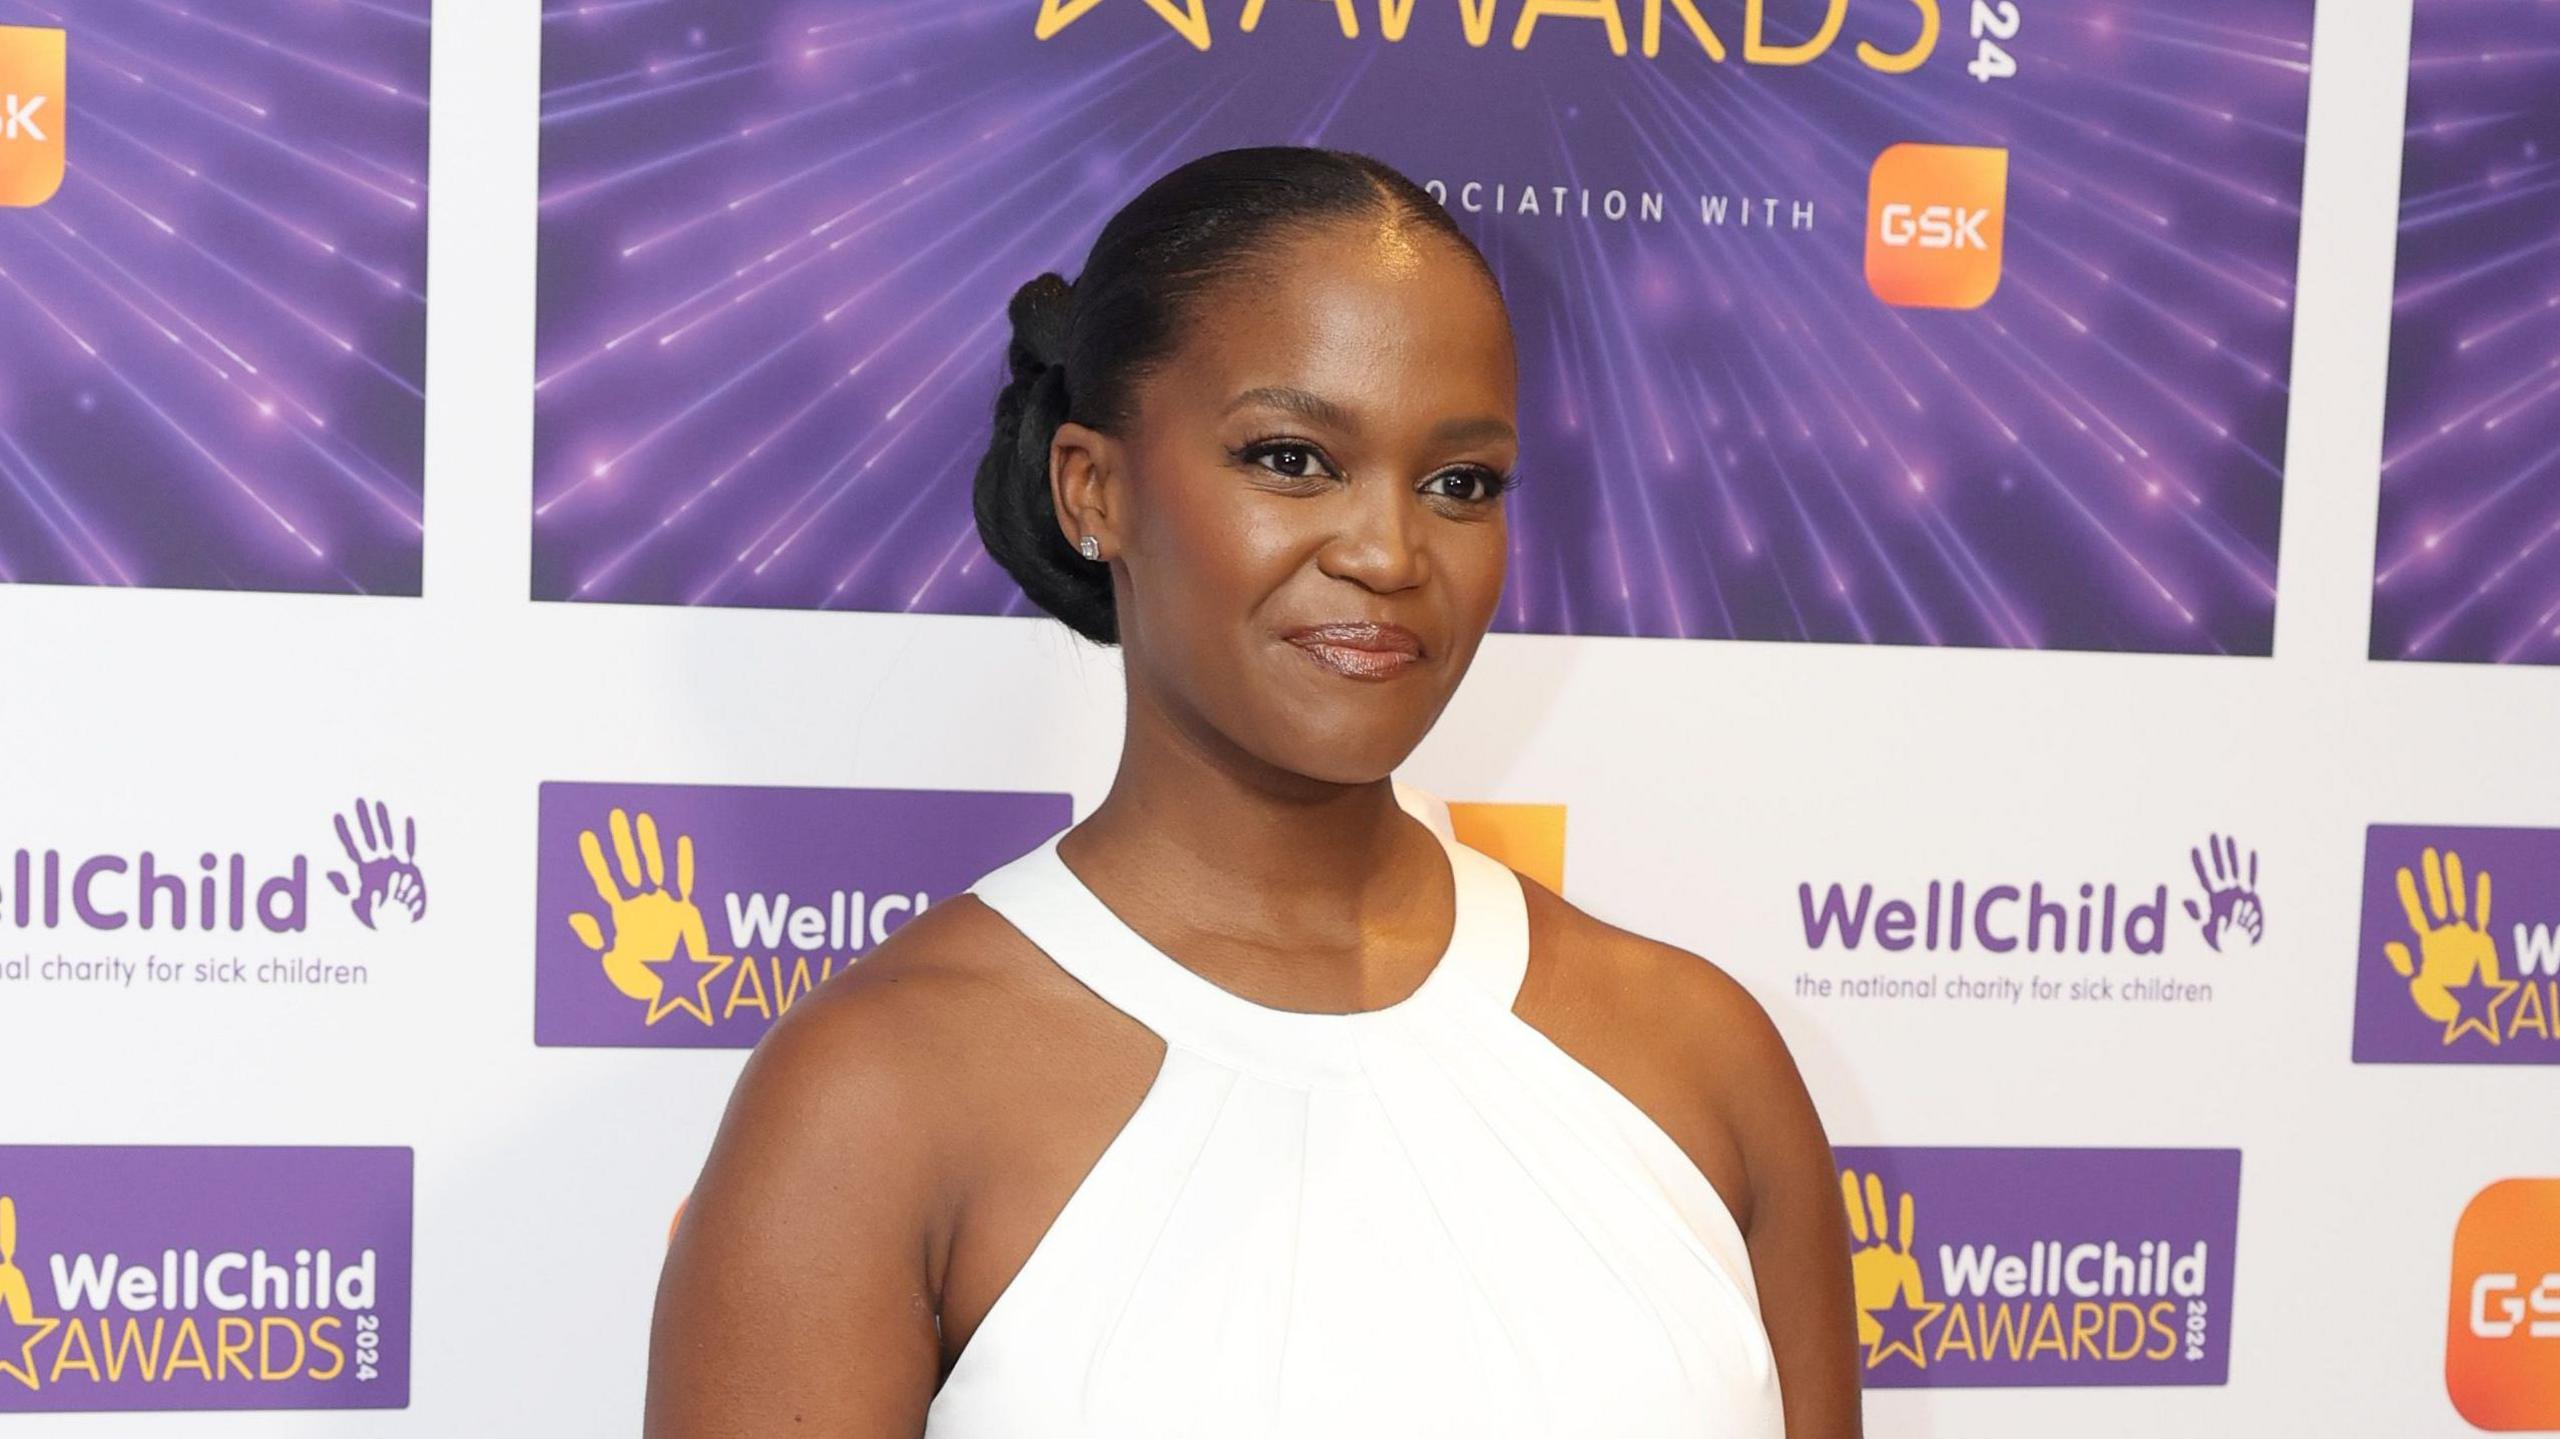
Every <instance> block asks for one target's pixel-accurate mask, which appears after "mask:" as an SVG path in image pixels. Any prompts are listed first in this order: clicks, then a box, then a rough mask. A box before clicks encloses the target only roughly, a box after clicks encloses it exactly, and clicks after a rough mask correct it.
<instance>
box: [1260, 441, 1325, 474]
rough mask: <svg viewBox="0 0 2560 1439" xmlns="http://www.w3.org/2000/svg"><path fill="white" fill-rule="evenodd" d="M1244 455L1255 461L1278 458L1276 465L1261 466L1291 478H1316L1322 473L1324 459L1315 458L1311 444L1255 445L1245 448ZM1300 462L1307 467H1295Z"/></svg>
mask: <svg viewBox="0 0 2560 1439" xmlns="http://www.w3.org/2000/svg"><path fill="white" fill-rule="evenodd" d="M1245 455H1246V457H1247V458H1249V459H1251V460H1254V461H1256V462H1257V463H1259V462H1263V461H1268V460H1275V459H1276V460H1278V461H1279V464H1278V465H1276V466H1275V465H1270V464H1264V465H1263V468H1264V469H1268V470H1272V471H1273V472H1274V473H1276V474H1280V475H1283V476H1286V477H1287V478H1289V479H1293V480H1311V479H1318V478H1321V477H1322V476H1323V474H1324V461H1323V460H1321V459H1319V458H1317V456H1316V452H1315V448H1314V447H1313V446H1312V445H1293V444H1271V445H1255V446H1253V447H1251V448H1249V449H1247V450H1246V451H1245ZM1301 464H1303V465H1305V466H1307V467H1308V468H1307V469H1305V470H1300V469H1298V468H1295V466H1297V465H1301Z"/></svg>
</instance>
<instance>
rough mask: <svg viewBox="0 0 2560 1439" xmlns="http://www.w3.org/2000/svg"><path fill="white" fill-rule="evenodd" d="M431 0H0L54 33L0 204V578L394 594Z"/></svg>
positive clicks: (6, 18)
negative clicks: (41, 91)
mask: <svg viewBox="0 0 2560 1439" xmlns="http://www.w3.org/2000/svg"><path fill="white" fill-rule="evenodd" d="M428 10H429V0H361V3H359V0H225V3H223V4H220V5H200V6H182V5H167V4H157V3H151V0H80V3H79V4H78V5H76V6H70V5H60V6H57V5H56V4H48V3H45V0H0V25H7V26H15V27H30V28H46V29H58V30H64V31H67V44H68V53H69V73H68V76H67V80H68V95H67V96H65V97H48V98H49V99H60V100H63V101H65V102H66V103H59V104H50V105H48V106H46V107H43V108H41V109H40V110H39V111H38V114H39V115H40V116H44V117H47V118H48V120H49V121H50V122H51V123H54V124H58V125H59V126H60V128H61V133H60V134H58V135H49V136H48V138H49V139H53V140H59V141H61V142H62V143H64V144H65V145H67V161H68V173H67V175H66V176H65V178H64V181H63V184H62V187H61V189H60V191H59V192H58V193H56V194H54V195H53V196H52V198H50V199H49V200H46V201H45V202H44V203H42V204H37V205H33V206H19V207H15V208H0V335H6V336H7V337H8V343H7V344H6V346H5V347H0V580H20V581H32V582H45V583H58V584H98V585H161V586H176V587H181V588H199V589H249V590H295V591H339V592H350V593H358V592H360V593H372V594H404V595H414V594H416V593H418V590H419V575H420V568H421V563H422V561H421V548H422V543H423V541H422V537H423V534H424V529H423V523H424V505H425V494H424V491H425V454H424V431H425V420H426V404H425V399H424V396H423V393H422V390H421V386H423V385H424V384H425V375H426V333H427V324H426V320H427V316H426V309H427V297H426V284H427V276H426V264H427V35H428ZM20 138H21V139H23V138H24V137H23V136H21V137H20Z"/></svg>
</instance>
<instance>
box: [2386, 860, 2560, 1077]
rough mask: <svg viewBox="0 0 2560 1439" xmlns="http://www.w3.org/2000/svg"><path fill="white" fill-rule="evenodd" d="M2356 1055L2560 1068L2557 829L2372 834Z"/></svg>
mask: <svg viewBox="0 0 2560 1439" xmlns="http://www.w3.org/2000/svg"><path fill="white" fill-rule="evenodd" d="M2493 874H2494V875H2495V876H2496V883H2495V885H2494V892H2495V897H2496V900H2497V911H2496V913H2497V914H2498V915H2499V916H2501V918H2499V919H2493V918H2492V917H2491V910H2490V900H2491V897H2492V891H2493V886H2492V883H2491V876H2492V875H2493ZM2501 941H2503V942H2504V943H2503V946H2502V944H2501ZM2355 1057H2356V1060H2357V1061H2358V1062H2359V1063H2364V1064H2560V830H2546V829H2497V828H2483V827H2459V826H2449V825H2383V824H2378V825H2374V826H2372V827H2371V828H2369V829H2367V830H2366V831H2365V851H2364V927H2363V935H2362V938H2361V941H2360V942H2359V944H2358V946H2357V964H2356V1021H2355Z"/></svg>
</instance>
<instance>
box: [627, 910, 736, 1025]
mask: <svg viewBox="0 0 2560 1439" xmlns="http://www.w3.org/2000/svg"><path fill="white" fill-rule="evenodd" d="M736 962H737V956H735V955H728V954H705V955H698V954H694V953H692V952H691V951H690V950H689V949H688V948H687V947H686V944H685V936H684V931H682V930H678V931H676V937H675V948H674V949H673V950H671V951H669V953H668V955H667V957H666V958H664V959H661V960H656V961H653V962H651V963H650V964H649V972H650V973H651V974H654V975H656V976H657V977H658V997H657V998H655V999H652V1000H650V1001H649V1017H648V1018H647V1019H645V1020H642V1021H641V1022H642V1023H643V1024H655V1023H657V1022H658V1021H659V1019H660V1018H662V1017H664V1016H666V1015H668V1014H671V1013H673V1012H675V1011H676V1010H679V1009H682V1010H690V1011H692V1013H693V1017H694V1018H696V1019H699V1020H701V1021H702V1022H703V1023H705V1024H709V1023H710V1022H711V981H713V980H715V979H718V978H719V977H720V976H721V975H723V974H726V973H728V970H729V966H730V965H732V964H735V963H736Z"/></svg>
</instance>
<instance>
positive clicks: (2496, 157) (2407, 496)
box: [2372, 0, 2560, 664]
mask: <svg viewBox="0 0 2560 1439" xmlns="http://www.w3.org/2000/svg"><path fill="white" fill-rule="evenodd" d="M2410 45H2411V49H2410V57H2409V120H2408V141H2407V148H2406V150H2405V151H2404V152H2403V158H2402V160H2401V166H2400V261H2399V273H2398V277H2397V280H2396V282H2395V286H2394V297H2393V301H2392V314H2391V394H2390V400H2389V402H2388V405H2387V408H2386V410H2385V420H2384V431H2383V446H2382V515H2381V522H2380V525H2379V528H2378V530H2377V532H2376V536H2375V541H2374V561H2373V646H2372V654H2373V657H2374V658H2375V659H2394V660H2399V659H2407V660H2465V661H2472V662H2483V663H2496V664H2560V241H2555V240H2554V239H2553V236H2554V235H2560V4H2554V3H2552V0H2521V3H2520V0H2417V14H2416V18H2415V21H2414V26H2413V32H2412V35H2411V40H2410Z"/></svg>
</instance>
